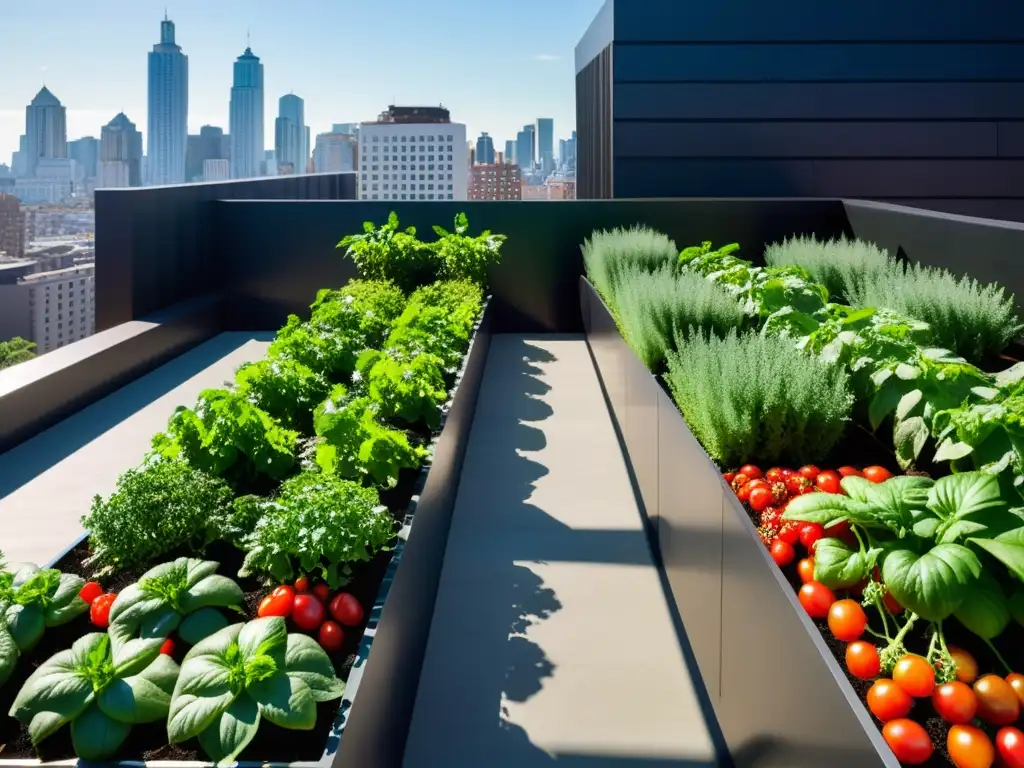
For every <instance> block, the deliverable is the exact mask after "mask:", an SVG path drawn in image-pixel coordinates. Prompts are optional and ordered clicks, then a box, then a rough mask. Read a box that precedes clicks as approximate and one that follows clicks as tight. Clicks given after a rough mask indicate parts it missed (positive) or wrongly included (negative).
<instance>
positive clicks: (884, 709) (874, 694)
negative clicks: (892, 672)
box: [865, 677, 914, 723]
mask: <svg viewBox="0 0 1024 768" xmlns="http://www.w3.org/2000/svg"><path fill="white" fill-rule="evenodd" d="M865 698H866V699H867V702H868V709H870V710H871V714H872V715H874V716H875V717H877V718H878V719H879V720H881V721H882V722H883V723H887V722H889V721H890V720H898V719H899V718H901V717H906V716H907V713H908V712H910V708H911V707H912V706H914V700H913V699H912V698H910V694H908V693H907V692H906V691H904V690H903V689H902V688H900V687H899V686H898V685H896V683H894V682H893V681H892V680H889V679H888V678H885V677H882V678H879V679H878V680H875V682H874V683H873V684H872V686H871V687H870V688H869V689H868V694H867V696H866V697H865Z"/></svg>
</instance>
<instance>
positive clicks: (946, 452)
mask: <svg viewBox="0 0 1024 768" xmlns="http://www.w3.org/2000/svg"><path fill="white" fill-rule="evenodd" d="M972 451H974V446H972V445H969V444H968V443H961V442H959V441H957V440H954V439H953V438H951V437H947V438H946V439H945V440H943V441H942V442H941V443H939V447H938V448H936V449H935V459H934V460H935V461H936V462H940V461H956V460H958V459H962V458H964V457H965V456H970V455H971V452H972Z"/></svg>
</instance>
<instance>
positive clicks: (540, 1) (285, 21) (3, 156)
mask: <svg viewBox="0 0 1024 768" xmlns="http://www.w3.org/2000/svg"><path fill="white" fill-rule="evenodd" d="M0 2H2V4H3V10H2V11H0V17H2V22H0V24H2V28H3V29H2V36H0V37H2V47H3V54H4V56H3V58H4V60H5V61H7V62H17V66H10V65H9V66H7V67H5V69H4V73H3V76H2V78H0V162H4V163H9V162H10V155H11V152H12V151H14V150H15V149H17V144H18V136H19V135H21V134H22V133H23V132H24V128H25V105H26V104H28V102H29V101H31V99H32V97H33V96H34V95H35V94H36V92H37V91H38V90H39V88H40V86H41V85H42V84H43V83H44V82H45V83H46V85H47V86H48V87H49V88H50V90H51V91H53V93H54V94H55V95H56V96H57V97H58V98H59V99H60V100H61V101H62V102H63V104H64V105H65V106H66V107H67V109H68V138H69V139H75V138H79V137H81V136H85V135H93V136H96V137H99V135H100V134H99V132H100V127H101V126H102V125H104V124H105V123H106V122H108V121H109V120H110V119H111V118H112V117H113V116H114V115H115V114H117V113H118V112H119V111H124V112H125V114H127V115H128V117H129V118H131V119H132V120H133V121H134V122H135V123H136V125H137V126H138V127H139V129H140V130H143V131H145V128H146V53H147V52H148V51H149V50H150V49H151V48H152V46H153V44H154V43H155V42H157V40H158V39H159V33H160V20H161V19H162V18H163V14H164V7H165V6H166V8H167V12H168V15H169V16H170V18H171V19H172V20H173V21H174V22H175V24H176V25H177V38H178V43H179V45H181V46H182V48H183V49H184V51H185V53H186V54H187V55H188V57H189V130H190V131H191V132H196V131H198V129H199V126H201V125H203V124H213V125H220V126H222V127H224V128H225V130H226V129H227V119H228V98H229V90H230V88H231V65H232V62H233V61H234V59H235V58H236V57H237V56H238V55H239V54H241V53H242V51H243V50H244V49H245V45H246V29H247V28H249V29H251V41H252V42H251V44H252V48H253V52H254V53H255V54H256V55H257V56H259V57H260V58H261V59H262V61H263V64H264V72H265V91H266V95H265V98H266V108H267V121H268V122H267V125H268V126H272V125H273V122H272V119H273V118H274V117H276V112H277V99H278V98H279V97H280V96H282V95H284V94H286V93H288V92H289V91H294V92H295V93H296V94H298V95H299V96H301V97H302V98H303V99H305V101H306V122H307V123H309V125H310V126H311V129H312V132H313V133H314V134H316V133H318V132H322V131H325V130H329V129H330V126H331V124H332V123H341V122H358V121H361V120H369V119H373V118H375V117H376V115H377V114H378V113H379V112H381V111H382V110H383V109H385V108H386V107H387V105H388V104H390V103H399V104H411V103H416V104H425V105H434V104H439V103H443V104H444V105H445V106H446V107H448V108H449V109H450V110H451V112H452V119H453V120H456V121H458V122H463V123H466V124H467V126H468V131H469V135H470V136H472V137H475V136H476V135H477V134H478V133H479V132H480V131H488V132H489V133H490V134H491V135H492V136H494V137H495V140H496V141H495V144H496V146H498V148H503V147H504V141H505V139H510V138H515V131H517V130H518V129H520V128H521V127H522V126H523V125H524V124H525V123H529V122H532V121H533V120H534V119H536V118H537V117H551V118H554V121H555V135H556V137H557V138H565V137H566V136H568V134H569V132H570V131H571V130H572V129H573V128H575V95H574V93H575V92H574V86H575V74H574V66H573V49H574V48H575V45H576V43H577V41H578V40H579V38H580V37H581V36H582V35H583V32H584V31H585V30H586V28H587V26H588V25H589V24H590V21H591V19H592V18H593V17H594V15H595V14H596V13H597V11H598V9H599V8H600V7H601V5H602V3H603V0H290V1H287V0H286V1H285V2H281V1H280V0H277V1H272V0H129V1H128V2H125V0H116V1H115V0H76V1H75V2H70V1H69V0H59V6H60V8H61V12H60V13H59V14H55V13H54V10H53V9H54V7H55V6H54V4H53V3H42V2H34V1H33V0H0ZM266 138H267V143H268V148H269V147H270V146H271V145H272V144H273V130H272V128H271V129H270V130H268V131H267V132H266Z"/></svg>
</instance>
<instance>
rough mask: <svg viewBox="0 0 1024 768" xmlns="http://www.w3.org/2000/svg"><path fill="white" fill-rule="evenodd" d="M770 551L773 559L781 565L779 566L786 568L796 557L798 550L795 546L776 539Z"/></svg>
mask: <svg viewBox="0 0 1024 768" xmlns="http://www.w3.org/2000/svg"><path fill="white" fill-rule="evenodd" d="M770 551H771V555H772V560H774V561H775V564H776V565H777V566H779V568H785V567H786V566H787V565H789V564H790V563H792V562H793V560H794V559H795V558H796V550H795V549H793V546H792V545H791V544H787V543H786V542H784V541H782V540H780V539H775V541H773V542H772V546H771V550H770Z"/></svg>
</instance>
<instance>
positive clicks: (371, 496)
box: [239, 472, 395, 589]
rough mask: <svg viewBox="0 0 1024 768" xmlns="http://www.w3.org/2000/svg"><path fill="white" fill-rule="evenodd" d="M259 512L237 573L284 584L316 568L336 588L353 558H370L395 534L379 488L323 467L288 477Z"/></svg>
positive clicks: (244, 546)
mask: <svg viewBox="0 0 1024 768" xmlns="http://www.w3.org/2000/svg"><path fill="white" fill-rule="evenodd" d="M261 512H262V516H261V517H260V519H259V520H258V521H257V522H256V525H255V527H254V528H253V530H252V532H251V533H250V534H248V535H247V536H246V537H245V538H244V539H243V541H242V544H243V549H244V550H245V551H246V556H245V561H244V562H243V563H242V568H241V570H240V571H239V576H252V575H260V576H263V577H265V578H267V579H273V580H276V582H277V583H284V582H289V581H291V580H292V579H294V578H295V576H296V575H297V574H298V573H303V574H314V573H316V574H318V575H320V576H321V577H322V578H323V579H324V580H325V581H326V582H327V583H328V585H329V586H330V587H331V589H337V588H338V587H340V586H342V585H343V584H345V583H347V581H348V577H349V575H350V569H351V564H352V563H357V562H362V561H367V560H370V559H371V558H373V556H374V555H375V554H376V553H377V552H378V551H379V550H380V549H382V548H384V547H385V546H386V545H387V544H388V542H389V541H391V539H392V538H393V537H394V535H395V521H394V519H393V518H392V516H391V513H390V512H388V510H387V507H383V506H381V504H380V499H379V497H378V496H377V491H376V490H374V489H373V488H366V487H364V486H362V485H360V484H359V483H356V482H353V481H351V480H344V479H342V478H340V477H338V476H336V475H329V474H325V473H322V472H303V473H301V474H299V475H296V476H295V477H293V478H290V479H289V480H286V481H285V482H284V483H282V484H281V488H280V490H279V492H278V494H277V496H276V497H274V498H273V499H269V500H267V501H265V502H263V503H262V504H261Z"/></svg>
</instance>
